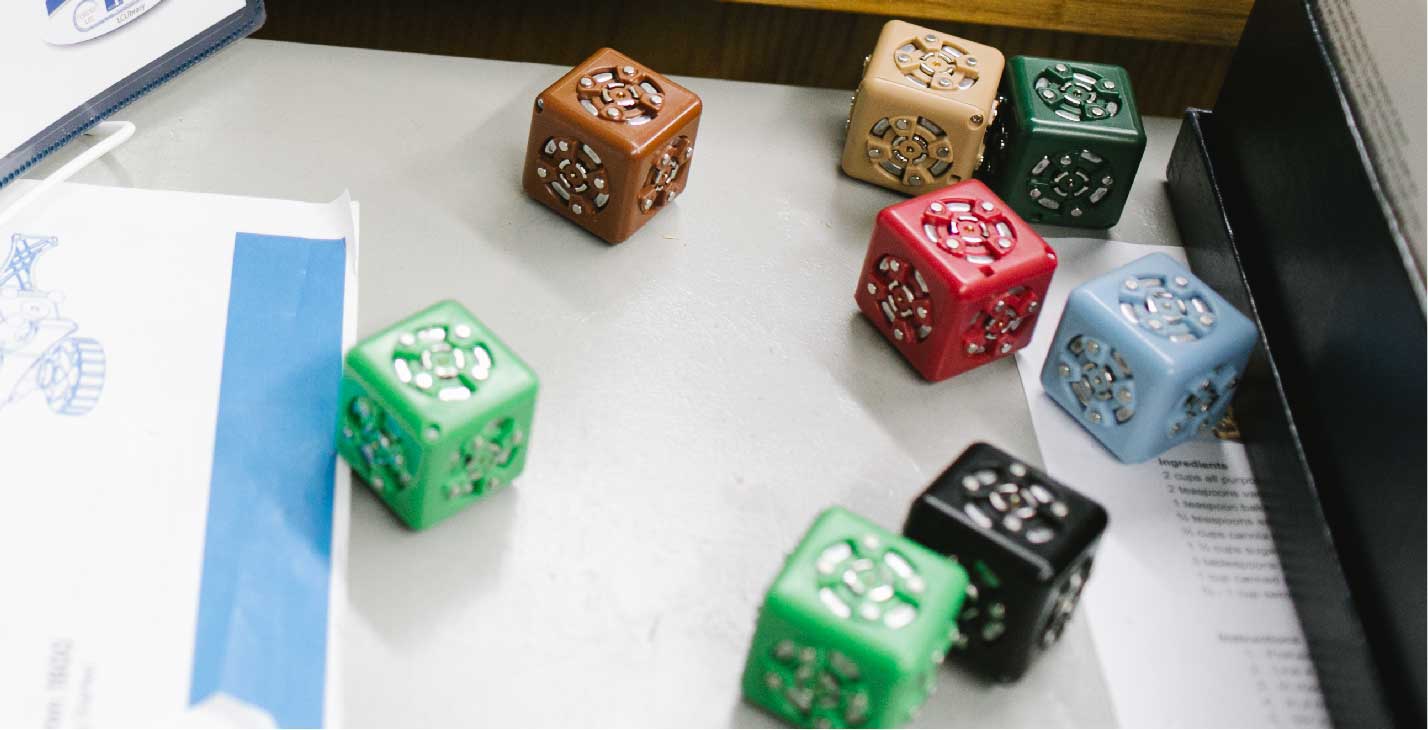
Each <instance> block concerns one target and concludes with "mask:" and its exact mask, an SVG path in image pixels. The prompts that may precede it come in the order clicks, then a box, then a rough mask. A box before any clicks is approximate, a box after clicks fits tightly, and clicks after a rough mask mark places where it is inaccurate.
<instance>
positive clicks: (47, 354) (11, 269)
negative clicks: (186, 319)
mask: <svg viewBox="0 0 1428 730" xmlns="http://www.w3.org/2000/svg"><path fill="white" fill-rule="evenodd" d="M58 245H59V239H57V238H55V237H53V236H26V235H23V234H18V233H17V234H15V235H14V236H11V237H10V247H9V252H8V253H7V254H6V255H5V257H4V258H0V410H4V408H5V407H6V406H8V405H10V404H12V403H14V402H16V401H18V400H20V399H22V398H24V397H26V396H29V395H31V394H33V393H39V394H41V395H43V396H44V399H45V402H46V403H47V404H48V405H49V407H50V410H51V411H53V412H55V413H58V414H60V415H64V416H82V415H85V414H87V413H89V412H90V411H92V410H94V407H95V406H96V405H98V403H99V394H100V392H101V391H102V390H103V389H104V372H105V362H104V348H103V347H101V346H100V344H99V343H98V342H97V341H95V340H93V339H91V338H88V337H76V336H75V332H77V331H78V330H79V325H78V324H76V323H75V322H74V321H73V320H69V319H65V318H64V317H62V316H60V311H59V305H60V302H61V301H63V299H64V295H63V294H62V293H60V292H57V291H42V290H39V289H36V288H35V279H34V266H35V259H37V258H39V256H40V254H42V253H44V252H45V251H48V250H50V249H52V248H54V247H56V246H58Z"/></svg>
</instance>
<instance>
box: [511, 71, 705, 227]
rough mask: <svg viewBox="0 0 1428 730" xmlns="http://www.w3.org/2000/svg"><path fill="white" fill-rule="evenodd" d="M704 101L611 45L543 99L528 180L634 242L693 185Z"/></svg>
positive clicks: (533, 190)
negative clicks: (643, 228)
mask: <svg viewBox="0 0 1428 730" xmlns="http://www.w3.org/2000/svg"><path fill="white" fill-rule="evenodd" d="M700 112H701V102H700V100H699V97H698V96H696V95H695V94H694V93H693V92H691V91H689V90H688V89H686V88H684V87H683V86H680V85H679V84H676V83H674V82H673V81H671V80H669V79H667V78H665V77H664V76H661V75H660V74H658V73H656V72H654V71H652V70H650V69H648V68H646V67H644V66H642V65H641V64H639V63H638V62H636V61H634V60H633V59H631V58H629V57H628V56H625V55H623V54H621V53H619V52H618V51H615V50H612V49H609V48H604V49H601V50H599V51H596V52H595V54H594V55H593V56H591V57H590V58H587V59H585V60H584V61H582V62H581V63H580V64H578V65H577V66H575V68H573V69H571V70H570V72H569V73H567V74H566V75H565V76H563V77H561V79H560V80H558V81H556V82H555V83H554V84H552V85H551V86H550V87H549V88H547V89H546V90H545V91H543V92H541V94H540V96H537V97H536V102H535V107H534V110H533V111H532V113H531V131H530V139H529V142H528V146H527V152H526V168H525V173H524V175H523V177H522V185H523V186H524V188H525V191H526V193H527V194H528V195H530V196H531V197H532V198H534V199H536V200H537V201H540V202H541V203H543V204H545V205H546V206H547V207H549V208H551V209H552V210H554V211H556V212H557V213H559V214H560V215H562V216H563V217H565V218H567V219H569V220H571V221H573V222H575V223H576V224H577V225H580V226H581V227H583V228H585V229H586V230H588V231H590V232H591V233H593V234H595V235H597V236H599V237H601V238H603V239H605V240H606V241H608V242H610V243H618V242H620V241H623V240H625V239H626V238H629V237H630V236H631V235H632V234H634V232H635V231H636V230H638V229H639V228H640V227H641V226H643V225H644V224H645V223H646V222H648V221H649V220H650V219H651V218H652V217H653V216H654V214H655V213H658V212H659V211H660V210H661V209H662V208H664V207H665V206H666V205H668V204H669V203H670V202H672V201H673V200H674V199H675V198H676V197H678V196H679V195H680V194H681V193H682V192H683V191H684V189H685V186H686V185H687V184H688V181H689V170H690V165H691V163H692V161H693V159H694V142H695V138H696V136H697V135H698V131H699V115H700Z"/></svg>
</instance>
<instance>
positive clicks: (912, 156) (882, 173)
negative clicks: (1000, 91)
mask: <svg viewBox="0 0 1428 730" xmlns="http://www.w3.org/2000/svg"><path fill="white" fill-rule="evenodd" d="M1002 63H1003V60H1002V54H1001V52H1000V51H998V50H997V49H995V48H992V47H991V46H985V45H982V44H980V43H974V42H972V41H969V40H966V39H963V38H958V37H956V36H952V35H948V34H946V33H940V32H938V31H934V30H931V29H929V28H922V27H919V26H916V25H912V24H911V23H905V22H903V21H900V20H892V21H888V23H887V24H886V25H884V26H883V31H882V34H881V35H880V36H879V37H878V42H877V45H876V47H875V48H874V49H873V52H872V54H871V55H869V56H868V63H867V66H866V68H865V69H864V72H863V80H862V82H861V83H860V84H859V86H858V91H857V94H856V95H855V96H854V101H853V108H852V110H851V111H850V112H849V119H848V137H847V140H846V142H845V144H844V147H843V159H842V167H843V171H844V172H846V173H847V174H848V175H849V176H851V177H855V178H858V179H860V180H865V181H867V182H871V183H874V184H876V185H881V186H883V187H885V188H888V189H891V190H897V191H899V192H902V193H906V194H909V195H920V194H922V193H925V192H927V191H929V190H934V189H936V188H939V187H943V186H946V185H951V184H953V183H956V182H959V181H961V180H963V179H964V178H969V177H971V176H972V172H973V171H974V170H976V168H977V165H978V163H979V162H980V157H981V153H982V138H983V135H984V133H985V131H986V127H987V124H988V123H989V122H990V121H991V119H992V110H993V105H994V103H995V101H996V98H997V81H998V79H999V78H1000V76H1001V73H1002Z"/></svg>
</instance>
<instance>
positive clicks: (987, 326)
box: [854, 180, 1056, 381]
mask: <svg viewBox="0 0 1428 730" xmlns="http://www.w3.org/2000/svg"><path fill="white" fill-rule="evenodd" d="M1055 271H1056V253H1055V252H1054V251H1053V250H1052V249H1051V247H1050V246H1049V245H1047V243H1046V241H1045V240H1044V239H1042V238H1041V236H1039V235H1037V233H1036V231H1034V230H1032V228H1031V226H1028V225H1027V224H1026V222H1025V221H1023V220H1022V219H1021V218H1020V217H1019V216H1017V214H1016V213H1015V212H1013V211H1012V210H1011V209H1009V208H1008V207H1007V206H1006V205H1005V204H1004V203H1002V201H1001V200H1000V199H999V198H998V197H997V196H996V195H995V194H993V193H992V192H991V191H990V190H988V189H987V187H986V186H985V185H983V184H982V183H980V182H978V181H976V180H968V181H965V182H962V183H959V184H957V185H954V186H952V187H949V188H945V189H942V190H938V191H935V192H932V193H928V194H926V195H922V196H920V197H917V198H913V199H911V200H908V201H906V202H902V203H897V204H895V205H892V206H889V207H888V208H885V209H884V210H883V211H882V212H880V213H879V214H878V218H877V221H876V223H875V224H874V228H873V236H872V240H871V242H870V243H869V244H868V254H867V258H866V259H865V260H864V263H863V272H862V275H861V276H860V277H859V280H858V288H857V290H856V291H855V292H854V300H855V301H856V302H857V304H858V308H859V309H860V310H862V312H863V314H864V315H866V316H867V317H868V319H869V320H870V321H871V322H872V323H873V325H874V326H875V327H877V328H878V331H880V332H882V333H883V336H884V337H886V338H887V339H888V341H889V342H891V343H892V345H893V347H894V348H895V349H897V351H898V352H899V353H901V354H902V356H903V357H904V358H906V359H907V361H908V363H910V364H911V365H912V367H913V368H914V369H915V370H917V371H918V373H920V374H921V375H922V376H923V377H924V378H926V379H928V380H933V381H937V380H943V379H946V378H950V377H952V376H953V375H957V374H958V373H962V372H965V371H967V370H970V369H972V368H975V367H979V366H981V365H985V364H986V363H989V362H992V361H994V360H997V359H1000V358H1003V357H1007V356H1009V355H1011V354H1012V353H1014V352H1016V351H1017V350H1019V349H1021V348H1023V347H1025V346H1026V344H1027V343H1028V342H1030V341H1031V334H1032V330H1033V329H1034V328H1035V326H1036V322H1037V320H1038V318H1039V314H1040V311H1041V305H1042V301H1043V299H1044V298H1045V297H1046V290H1047V288H1048V287H1049V286H1050V285H1051V277H1052V274H1053V273H1054V272H1055Z"/></svg>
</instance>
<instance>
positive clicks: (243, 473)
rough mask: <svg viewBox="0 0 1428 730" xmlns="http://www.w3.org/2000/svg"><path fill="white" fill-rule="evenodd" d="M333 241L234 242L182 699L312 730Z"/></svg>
mask: <svg viewBox="0 0 1428 730" xmlns="http://www.w3.org/2000/svg"><path fill="white" fill-rule="evenodd" d="M345 267H346V246H345V245H344V243H343V242H342V241H341V240H337V241H317V240H309V239H300V238H284V237H277V236H260V235H254V234H249V233H240V234H238V238H237V243H236V245H235V247H234V252H233V280H232V288H231V290H230V292H229V299H228V330H227V335H226V341H225V344H224V350H223V378H222V384H221V386H220V389H219V401H218V428H217V431H216V435H215V438H214V447H213V481H212V485H211V487H210V492H209V503H208V530H207V533H206V535H205V545H204V552H203V577H202V583H201V587H200V590H199V601H198V631H197V636H196V638H195V641H194V656H193V680H192V684H191V685H190V690H189V701H190V702H191V703H195V704H196V703H198V702H201V701H203V700H204V699H206V698H207V697H209V696H210V695H212V694H213V693H215V692H220V691H221V692H225V693H227V694H229V695H231V696H233V697H235V698H237V699H240V700H243V701H244V702H247V703H249V704H252V705H254V706H257V707H260V708H262V709H264V710H266V711H267V712H269V713H271V714H272V715H273V717H274V718H275V719H276V720H277V722H278V725H279V726H280V727H316V726H319V725H321V724H322V717H323V696H324V691H323V687H324V685H325V680H326V666H327V619H328V616H327V613H328V589H329V580H330V574H331V567H332V561H331V557H332V556H331V546H332V503H333V489H334V484H333V479H334V474H335V459H336V450H335V447H334V444H333V439H332V423H333V421H332V419H333V414H334V413H336V410H337V391H338V387H339V385H340V382H341V379H342V311H343V304H342V297H343V275H344V269H345Z"/></svg>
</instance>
